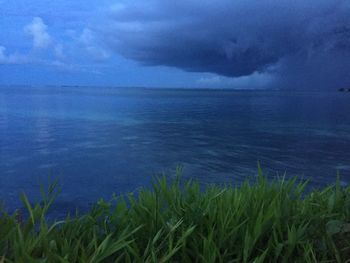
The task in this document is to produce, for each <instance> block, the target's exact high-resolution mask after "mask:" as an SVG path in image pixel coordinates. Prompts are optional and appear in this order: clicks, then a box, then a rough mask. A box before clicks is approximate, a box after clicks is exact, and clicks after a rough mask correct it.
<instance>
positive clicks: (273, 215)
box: [0, 169, 350, 263]
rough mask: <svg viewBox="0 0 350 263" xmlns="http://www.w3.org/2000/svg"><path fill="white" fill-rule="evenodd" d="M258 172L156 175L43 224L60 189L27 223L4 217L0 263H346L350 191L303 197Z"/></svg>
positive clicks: (295, 185)
mask: <svg viewBox="0 0 350 263" xmlns="http://www.w3.org/2000/svg"><path fill="white" fill-rule="evenodd" d="M306 184H307V183H305V182H298V180H297V179H296V178H294V179H291V180H285V179H284V178H279V179H275V180H273V181H271V180H267V179H266V177H265V176H264V175H263V174H262V172H261V170H260V169H259V176H258V177H257V178H256V180H255V181H254V182H251V181H250V182H248V181H246V182H245V183H243V184H242V185H240V187H231V186H221V187H219V186H208V187H207V188H206V189H204V190H201V189H200V187H199V185H198V184H197V183H196V182H193V181H184V182H183V181H181V180H180V179H179V177H176V179H174V180H169V179H166V178H165V177H161V178H159V179H157V180H156V182H155V183H154V184H153V189H152V190H147V189H143V190H140V191H138V193H136V194H129V195H126V196H121V197H113V198H112V200H111V201H108V202H107V201H104V200H100V201H99V202H97V203H96V204H95V205H94V206H93V208H92V209H91V211H90V212H89V213H87V214H84V215H75V216H68V217H67V218H66V219H65V220H63V221H57V222H51V223H49V221H48V220H47V216H46V213H47V210H48V209H49V207H50V206H51V204H52V202H53V201H54V199H55V197H56V195H57V193H58V192H59V188H58V187H57V182H55V183H53V184H52V185H51V186H50V187H49V188H48V189H46V190H45V191H42V192H43V200H42V202H40V203H36V204H31V203H30V202H29V200H28V198H27V197H26V196H25V195H22V197H21V198H22V201H23V203H24V205H25V207H26V209H27V210H28V217H27V218H25V219H23V218H22V219H21V218H20V215H19V213H18V212H16V213H14V214H12V215H9V214H7V213H6V212H2V214H1V215H0V262H1V263H3V262H20V263H21V262H23V263H30V262H50V263H51V262H67V263H72V262H254V263H259V262H342V263H343V262H350V260H349V259H350V224H349V222H350V188H349V187H346V188H342V187H341V186H340V184H339V182H336V183H335V184H334V185H332V186H329V187H327V188H325V189H322V190H317V189H315V190H312V191H311V192H305V190H304V189H305V187H306Z"/></svg>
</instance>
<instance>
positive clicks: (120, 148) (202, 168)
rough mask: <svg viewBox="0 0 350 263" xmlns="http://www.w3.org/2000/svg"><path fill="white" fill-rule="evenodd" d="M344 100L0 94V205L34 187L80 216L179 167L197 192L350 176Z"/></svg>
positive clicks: (86, 91) (165, 93)
mask: <svg viewBox="0 0 350 263" xmlns="http://www.w3.org/2000/svg"><path fill="white" fill-rule="evenodd" d="M348 95H350V94H344V93H321V92H320V93H315V92H313V93H306V92H304V93H302V92H299V93H291V92H277V91H270V92H268V91H245V92H243V91H208V90H202V91H198V90H197V91H196V90H146V89H111V88H58V87H56V88H55V87H47V88H29V87H19V88H4V87H3V88H0V138H1V140H0V198H1V199H4V200H5V201H6V203H7V204H10V205H12V204H13V205H14V206H16V205H18V203H17V199H18V198H17V196H18V194H19V192H21V191H26V192H27V193H28V194H29V195H30V196H31V197H33V198H37V197H38V181H37V178H39V177H41V178H42V177H45V176H47V175H48V174H49V173H51V174H53V176H54V177H57V176H59V177H60V178H61V181H62V182H63V184H64V187H63V192H62V194H61V196H60V200H59V201H60V203H61V204H67V203H69V202H71V203H73V204H76V205H77V206H80V207H84V206H87V205H88V204H89V203H90V202H92V201H95V200H96V199H98V198H99V197H106V198H108V197H110V196H111V194H112V192H119V193H120V192H126V191H133V190H135V189H136V188H137V187H139V186H142V185H146V186H147V185H149V182H150V178H151V177H152V175H154V174H155V173H157V172H160V171H171V170H173V169H174V168H175V166H176V165H177V164H182V165H183V166H184V171H185V177H186V176H191V177H195V178H196V179H198V180H200V181H201V182H203V183H224V182H233V183H238V182H240V181H241V180H243V179H244V178H246V177H247V176H253V175H254V174H255V173H256V163H257V161H258V160H259V161H260V163H261V164H262V166H263V167H264V168H265V170H266V171H269V173H270V174H271V175H275V174H276V172H279V173H283V172H284V171H287V173H288V174H289V175H303V176H304V177H308V178H310V179H311V182H312V184H313V185H324V184H326V183H327V182H333V181H334V179H335V176H336V170H339V172H340V174H341V176H342V182H343V183H347V182H348V181H349V176H350V150H349V149H350V117H349V116H350V107H349V106H348V105H350V96H348Z"/></svg>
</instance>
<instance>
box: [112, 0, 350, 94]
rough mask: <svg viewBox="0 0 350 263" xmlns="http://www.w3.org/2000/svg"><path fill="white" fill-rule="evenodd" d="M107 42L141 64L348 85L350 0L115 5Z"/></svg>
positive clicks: (159, 0) (299, 83) (305, 84)
mask: <svg viewBox="0 0 350 263" xmlns="http://www.w3.org/2000/svg"><path fill="white" fill-rule="evenodd" d="M109 16H110V18H111V21H112V23H111V24H110V26H109V30H106V31H105V39H106V42H108V43H109V45H110V46H111V47H112V48H113V49H114V50H116V51H117V52H118V53H121V54H123V55H124V56H125V57H127V58H130V59H133V60H136V61H139V62H141V63H142V64H144V65H165V66H171V67H177V68H181V69H183V70H186V71H193V72H210V73H216V74H218V75H222V76H226V77H233V78H237V77H242V76H250V75H252V76H255V75H256V74H260V75H261V74H266V75H269V76H273V77H274V78H275V82H274V85H276V86H283V87H290V88H317V89H319V88H334V87H336V86H339V85H350V72H349V68H350V2H349V1H348V0H320V1H317V3H316V2H314V1H305V0H295V1H289V0H288V1H287V0H262V1H256V0H246V1H232V0H218V1H209V0H178V1H164V0H149V1H147V2H145V1H142V0H136V1H121V2H120V3H119V4H117V5H114V6H111V7H110V13H109Z"/></svg>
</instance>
